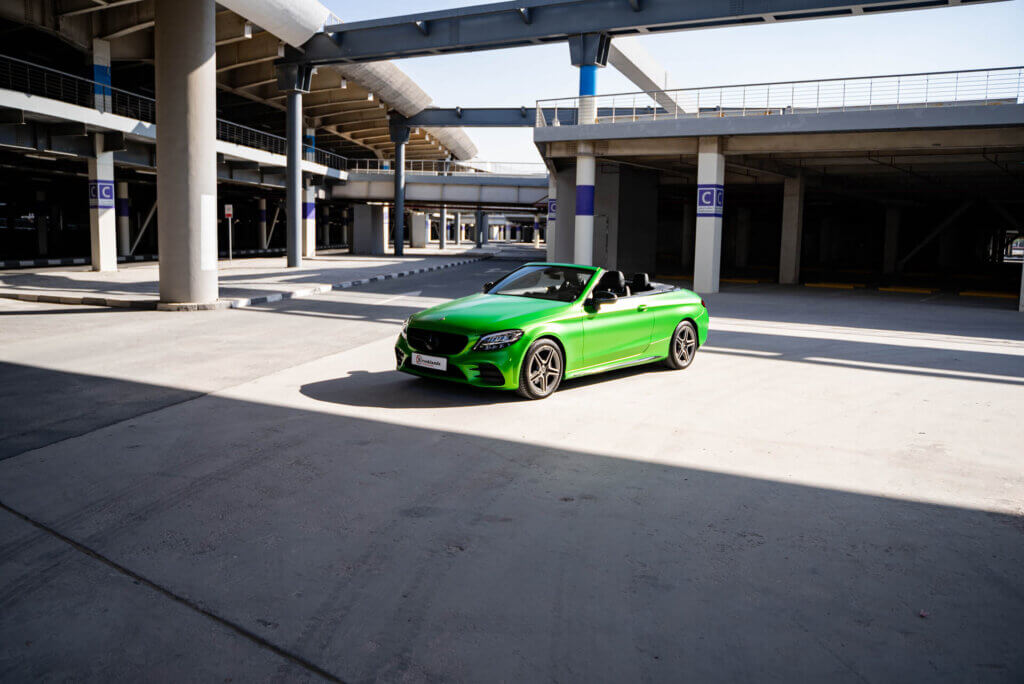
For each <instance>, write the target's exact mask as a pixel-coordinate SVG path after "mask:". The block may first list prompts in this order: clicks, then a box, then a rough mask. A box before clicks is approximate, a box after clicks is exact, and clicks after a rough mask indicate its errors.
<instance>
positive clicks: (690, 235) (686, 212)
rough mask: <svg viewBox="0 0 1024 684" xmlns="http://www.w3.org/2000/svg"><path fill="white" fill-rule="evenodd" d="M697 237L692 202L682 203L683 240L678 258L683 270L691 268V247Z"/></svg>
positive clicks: (694, 211)
mask: <svg viewBox="0 0 1024 684" xmlns="http://www.w3.org/2000/svg"><path fill="white" fill-rule="evenodd" d="M696 239H697V213H696V210H695V209H694V206H693V204H691V203H689V202H686V203H684V204H683V240H682V249H681V250H680V255H679V256H680V258H681V259H682V265H683V270H684V271H685V270H686V269H691V273H692V269H693V248H694V243H695V241H696Z"/></svg>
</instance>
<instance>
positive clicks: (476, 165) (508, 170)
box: [348, 159, 548, 176]
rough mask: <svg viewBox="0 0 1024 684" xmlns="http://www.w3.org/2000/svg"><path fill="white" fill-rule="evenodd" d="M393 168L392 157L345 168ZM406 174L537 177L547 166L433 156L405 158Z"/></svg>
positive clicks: (372, 170) (380, 170)
mask: <svg viewBox="0 0 1024 684" xmlns="http://www.w3.org/2000/svg"><path fill="white" fill-rule="evenodd" d="M394 168H395V162H394V160H390V159H349V160H348V170H349V171H350V172H354V173H360V172H361V173H391V172H392V170H393V169H394ZM405 171H406V173H413V174H429V175H435V176H465V175H474V174H481V173H487V174H493V175H501V176H540V175H547V172H548V170H547V167H546V166H544V164H542V163H539V162H538V163H530V162H487V161H450V160H432V159H407V160H406V161H405Z"/></svg>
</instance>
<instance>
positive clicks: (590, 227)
mask: <svg viewBox="0 0 1024 684" xmlns="http://www.w3.org/2000/svg"><path fill="white" fill-rule="evenodd" d="M596 93H597V65H594V64H585V65H582V66H580V106H579V117H580V121H579V122H580V124H592V123H594V121H595V120H596V118H597V108H596V106H595V105H594V95H595V94H596ZM578 150H579V155H578V156H577V157H576V241H575V243H574V245H573V260H574V261H575V262H576V263H577V264H585V265H587V266H589V265H592V264H593V263H594V184H595V183H596V176H597V159H596V158H595V157H594V155H593V153H592V150H593V146H592V145H591V144H590V143H585V142H581V143H579V146H578Z"/></svg>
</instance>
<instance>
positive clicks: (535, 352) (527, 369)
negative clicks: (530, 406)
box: [517, 339, 565, 399]
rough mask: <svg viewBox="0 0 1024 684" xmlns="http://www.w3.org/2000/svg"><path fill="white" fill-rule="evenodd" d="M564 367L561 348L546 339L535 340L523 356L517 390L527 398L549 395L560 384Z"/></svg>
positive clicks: (541, 397) (540, 397) (539, 397)
mask: <svg viewBox="0 0 1024 684" xmlns="http://www.w3.org/2000/svg"><path fill="white" fill-rule="evenodd" d="M564 367H565V363H564V359H563V358H562V350H561V349H559V348H558V345H557V344H555V343H554V342H552V341H551V340H547V339H542V340H537V341H536V342H534V343H533V344H532V345H531V346H530V348H529V349H528V350H527V351H526V355H525V356H524V357H523V366H522V368H521V369H520V371H519V389H518V390H517V391H518V392H519V394H520V396H523V397H526V398H527V399H543V398H545V397H547V396H550V395H551V394H552V393H553V392H554V391H555V390H556V389H558V386H559V385H560V384H562V369H563V368H564Z"/></svg>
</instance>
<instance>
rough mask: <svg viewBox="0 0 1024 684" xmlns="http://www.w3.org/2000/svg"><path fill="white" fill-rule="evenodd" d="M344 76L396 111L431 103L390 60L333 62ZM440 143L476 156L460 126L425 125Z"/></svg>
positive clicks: (409, 111) (412, 111)
mask: <svg viewBox="0 0 1024 684" xmlns="http://www.w3.org/2000/svg"><path fill="white" fill-rule="evenodd" d="M320 68H321V69H324V68H330V69H334V70H336V71H337V72H338V73H340V74H341V75H342V76H343V77H344V78H347V79H350V80H352V81H355V82H356V83H358V84H359V85H361V86H363V87H364V88H366V89H367V90H369V91H370V92H372V93H374V94H376V95H379V96H380V99H381V100H384V101H385V102H387V103H388V104H390V105H391V106H392V107H394V108H395V110H397V111H398V113H399V114H401V115H403V116H412V115H413V114H419V113H420V112H421V111H423V110H424V109H426V108H427V107H429V106H430V103H431V99H430V96H429V95H427V93H426V92H424V90H423V89H422V88H420V87H419V86H418V85H416V83H415V82H414V81H413V80H412V79H411V78H409V76H407V75H406V73H405V72H404V71H402V70H401V69H399V68H398V67H397V66H395V65H394V64H392V63H391V62H366V63H359V64H334V65H331V66H330V67H320ZM424 130H426V131H428V132H429V133H430V135H431V136H433V137H434V138H436V139H437V141H438V142H439V143H441V145H443V146H444V147H446V148H448V150H450V151H451V153H452V156H453V157H455V158H456V159H471V158H473V157H474V156H476V152H477V149H476V145H474V144H473V141H472V140H470V139H469V136H468V135H467V134H466V131H465V130H463V129H461V128H425V129H424Z"/></svg>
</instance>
